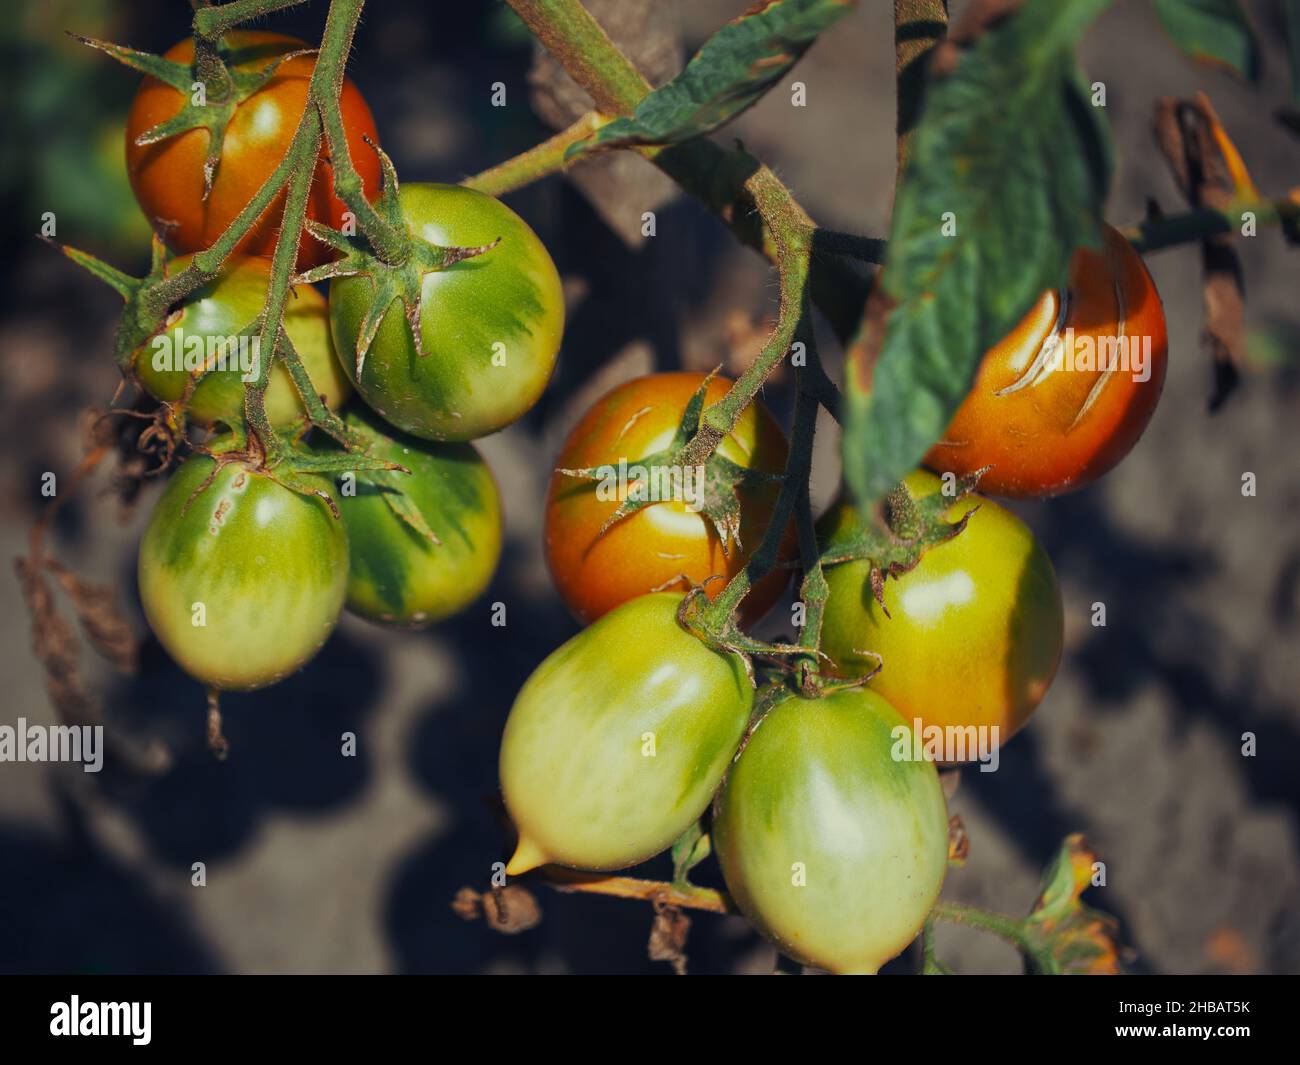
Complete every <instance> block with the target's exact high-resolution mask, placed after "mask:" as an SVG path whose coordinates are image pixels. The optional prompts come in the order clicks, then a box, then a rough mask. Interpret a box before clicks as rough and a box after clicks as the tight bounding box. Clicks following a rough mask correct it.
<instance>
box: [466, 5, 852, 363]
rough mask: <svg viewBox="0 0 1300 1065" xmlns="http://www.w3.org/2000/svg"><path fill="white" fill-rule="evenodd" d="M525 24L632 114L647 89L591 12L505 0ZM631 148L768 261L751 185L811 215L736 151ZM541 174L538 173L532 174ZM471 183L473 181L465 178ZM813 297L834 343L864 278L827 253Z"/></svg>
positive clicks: (769, 242)
mask: <svg viewBox="0 0 1300 1065" xmlns="http://www.w3.org/2000/svg"><path fill="white" fill-rule="evenodd" d="M509 3H510V6H511V7H512V8H514V10H515V11H516V13H518V15H519V16H520V18H522V19H523V21H524V22H525V23H526V24H527V26H528V28H529V29H530V30H531V31H532V32H533V34H534V35H535V36H536V37H537V38H538V39H539V40H540V41H541V42H542V44H543V45H545V47H546V49H547V51H549V52H550V53H551V54H552V55H553V56H555V58H556V59H557V60H558V61H559V62H560V65H561V66H563V67H564V69H565V71H566V72H567V73H568V74H569V76H570V77H572V78H573V79H574V81H576V82H577V83H578V84H579V85H580V86H581V87H582V88H583V89H585V90H586V92H587V93H588V95H590V96H591V98H592V100H593V101H594V103H595V105H596V109H597V110H598V111H599V112H600V113H602V114H604V115H609V116H611V117H612V116H618V115H627V114H631V112H632V111H633V110H635V109H636V106H637V104H639V103H640V102H641V101H642V100H643V99H644V98H645V97H646V96H647V95H649V93H650V91H651V86H650V83H649V82H647V81H646V80H645V78H644V77H643V76H642V75H641V72H640V71H638V70H637V69H636V67H635V66H634V65H633V64H632V62H631V60H629V59H628V58H627V56H625V55H624V54H623V53H622V52H621V51H620V50H619V49H618V47H617V46H616V45H615V44H614V43H613V42H612V41H611V40H610V39H609V37H608V36H607V35H606V33H605V31H604V30H603V29H601V27H600V25H599V24H598V23H597V22H596V20H595V19H594V18H592V16H591V14H590V13H589V12H588V11H587V9H586V8H584V7H583V6H582V5H581V4H580V3H578V2H577V0H509ZM634 150H636V151H637V152H638V153H639V154H640V155H642V156H643V157H645V158H646V159H648V160H650V161H651V162H653V163H654V164H655V166H657V167H659V169H660V170H662V171H663V172H664V173H665V174H667V175H668V176H669V177H671V178H672V179H673V180H674V181H676V182H677V184H678V185H680V186H681V187H682V188H683V189H685V190H686V192H688V193H689V194H690V195H692V196H694V197H695V198H696V199H698V200H700V201H701V202H702V203H703V204H704V205H705V206H706V207H708V208H709V209H710V210H711V211H713V212H714V213H715V214H716V215H718V216H719V217H720V218H721V219H722V220H723V221H724V222H726V223H727V225H728V226H730V227H731V229H732V231H733V232H734V233H735V234H736V236H737V237H738V238H739V239H740V240H741V241H742V242H743V243H745V244H747V245H749V246H750V247H752V248H754V249H755V250H756V251H758V252H760V253H761V254H763V255H764V256H766V257H767V259H768V260H769V261H771V262H773V263H776V262H777V261H778V254H779V241H778V240H777V238H776V236H775V234H773V233H772V232H771V231H770V229H769V228H768V227H767V226H766V225H765V224H764V223H763V222H762V221H761V220H759V219H757V218H756V217H755V212H754V207H755V200H754V196H753V192H754V189H755V187H756V186H762V187H766V188H767V189H769V190H772V191H775V190H778V189H779V190H780V193H781V195H782V197H783V198H784V200H785V201H786V203H787V204H788V205H789V209H790V211H791V212H792V213H794V212H797V213H798V214H799V215H801V216H802V218H803V220H804V222H805V224H806V227H807V228H808V230H809V231H811V230H812V229H813V225H812V220H811V219H809V218H808V216H807V214H805V213H804V211H803V208H802V207H800V206H799V204H798V203H797V202H796V201H795V199H794V197H793V196H792V195H791V194H790V190H789V189H787V188H785V186H784V185H782V184H781V182H780V181H779V180H778V179H777V177H776V175H775V174H773V173H772V172H771V170H769V169H768V168H767V167H765V166H763V165H762V164H761V163H760V162H759V161H758V160H757V159H755V158H754V157H753V156H752V155H750V154H749V153H748V152H745V151H744V150H743V149H732V150H727V149H725V148H722V147H720V146H719V145H717V144H715V143H714V142H713V141H709V140H703V139H700V140H692V141H687V142H685V143H682V144H677V145H673V146H672V147H670V148H655V147H642V148H638V149H634ZM539 176H540V175H539ZM470 180H471V182H472V181H474V180H477V179H470ZM811 285H812V295H813V299H814V301H815V302H816V304H817V306H818V308H819V309H820V310H821V311H822V313H823V314H825V315H826V317H827V319H828V320H829V321H830V323H831V327H832V328H833V329H834V330H835V333H836V335H837V336H838V337H839V338H840V340H841V341H845V340H847V339H848V338H849V337H850V336H851V335H852V334H853V331H854V329H855V328H856V327H857V323H858V320H859V318H860V317H861V313H862V306H863V304H864V303H865V302H866V294H867V282H866V279H865V278H863V277H862V276H861V275H860V274H859V273H857V272H856V271H855V270H853V269H852V268H851V267H850V266H849V265H848V264H847V263H844V262H842V261H841V260H839V259H838V258H836V257H834V256H830V257H827V258H825V259H818V261H817V262H816V264H815V267H814V269H812V271H811Z"/></svg>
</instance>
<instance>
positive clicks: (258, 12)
mask: <svg viewBox="0 0 1300 1065" xmlns="http://www.w3.org/2000/svg"><path fill="white" fill-rule="evenodd" d="M305 2H306V0H231V2H230V3H228V4H219V5H217V6H215V7H200V8H198V9H197V10H196V11H195V12H194V22H193V27H194V36H195V38H196V39H201V38H204V37H206V38H208V39H209V40H213V41H215V40H217V39H218V38H220V37H221V36H222V35H223V34H225V33H226V32H227V31H229V30H232V29H234V28H235V27H236V26H238V25H239V24H240V23H243V22H249V21H251V20H252V19H255V18H261V17H262V16H263V15H269V14H271V12H273V11H282V10H283V9H284V8H286V7H295V6H296V5H298V4H302V3H305Z"/></svg>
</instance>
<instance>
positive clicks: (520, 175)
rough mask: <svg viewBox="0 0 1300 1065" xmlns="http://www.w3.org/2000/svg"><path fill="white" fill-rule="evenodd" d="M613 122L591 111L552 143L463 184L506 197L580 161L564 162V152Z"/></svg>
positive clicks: (498, 165)
mask: <svg viewBox="0 0 1300 1065" xmlns="http://www.w3.org/2000/svg"><path fill="white" fill-rule="evenodd" d="M609 121H610V120H609V119H608V118H606V117H605V116H604V115H602V114H601V113H600V112H599V111H588V112H587V113H586V114H585V115H583V116H582V117H581V118H580V119H578V120H577V121H576V122H574V123H573V125H571V126H569V127H568V128H567V129H563V130H561V131H560V132H559V133H557V134H555V136H554V137H551V138H550V139H549V140H544V141H542V143H541V144H538V145H536V146H535V147H533V148H529V149H528V151H526V152H523V153H521V154H520V155H516V156H515V157H514V158H513V159H507V160H506V161H505V162H504V163H499V164H497V165H496V166H494V167H492V168H491V169H489V170H484V171H483V172H482V173H481V174H476V175H475V176H474V177H469V178H466V179H465V180H464V181H462V182H461V184H462V185H464V186H465V187H466V188H471V189H477V190H478V191H479V192H486V193H487V194H488V195H489V196H504V195H505V194H506V193H507V192H513V191H514V190H515V189H519V188H523V186H525V185H528V184H530V183H532V182H534V181H536V180H537V179H538V178H543V177H546V175H548V174H556V173H561V172H563V171H564V170H567V169H568V168H569V166H570V165H572V163H574V162H578V161H580V160H570V161H569V162H567V163H566V162H565V159H564V153H565V152H566V151H567V150H568V148H569V146H570V145H571V144H577V143H578V142H579V141H583V140H586V139H587V138H588V137H589V136H591V135H592V134H593V133H595V132H596V130H598V129H600V127H601V126H604V125H606V124H607V123H608V122H609Z"/></svg>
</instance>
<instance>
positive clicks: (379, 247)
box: [310, 0, 411, 265]
mask: <svg viewBox="0 0 1300 1065" xmlns="http://www.w3.org/2000/svg"><path fill="white" fill-rule="evenodd" d="M365 2H366V0H330V9H329V15H328V16H326V19H325V32H324V35H323V38H322V40H321V49H320V55H319V56H318V57H317V60H316V68H315V70H314V71H313V72H312V77H311V89H310V92H311V99H312V101H313V102H314V103H315V105H316V109H317V110H318V111H319V112H320V116H321V121H322V123H323V124H324V130H325V141H326V144H327V145H328V147H329V155H330V165H331V167H332V169H333V172H334V174H333V176H334V193H335V195H337V196H338V198H339V199H340V200H342V201H343V202H344V203H346V204H347V205H348V210H350V211H351V212H352V213H353V214H354V215H355V216H356V219H357V227H358V228H359V229H360V230H361V232H362V233H364V234H365V236H366V240H368V241H369V242H370V246H371V247H372V248H373V249H374V251H375V254H377V255H378V256H379V258H381V259H382V260H383V261H384V262H386V263H390V264H394V265H400V264H401V263H403V262H405V261H406V257H407V255H408V254H409V253H410V247H411V244H410V239H409V238H408V235H407V234H406V233H404V232H402V231H401V230H400V229H398V228H397V227H395V226H393V225H391V224H390V223H389V222H388V220H387V219H385V218H384V217H383V216H382V215H380V214H379V212H378V211H376V210H375V209H374V208H373V207H372V206H371V205H370V201H369V200H367V199H366V194H365V186H364V185H363V184H362V181H361V175H360V174H358V173H357V170H356V167H355V166H353V164H352V153H351V151H350V150H349V149H348V138H347V134H346V132H345V130H344V127H343V114H342V111H341V110H340V108H339V94H340V93H341V92H342V89H343V78H344V65H345V64H346V63H347V57H348V52H349V51H350V50H351V48H352V38H353V35H354V34H355V33H356V29H357V22H358V20H359V19H360V18H361V9H362V8H363V7H364V6H365Z"/></svg>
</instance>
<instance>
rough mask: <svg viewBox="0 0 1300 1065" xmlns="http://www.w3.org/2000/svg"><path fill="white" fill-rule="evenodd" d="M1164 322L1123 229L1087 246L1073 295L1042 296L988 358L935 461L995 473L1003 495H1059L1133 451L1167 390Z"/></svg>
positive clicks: (932, 456) (1073, 278)
mask: <svg viewBox="0 0 1300 1065" xmlns="http://www.w3.org/2000/svg"><path fill="white" fill-rule="evenodd" d="M1167 354H1168V341H1167V337H1166V334H1165V315H1164V309H1163V306H1162V304H1161V301H1160V295H1159V293H1157V292H1156V287H1155V284H1154V283H1153V282H1152V280H1151V275H1150V274H1149V273H1147V268H1146V266H1145V265H1144V264H1143V262H1142V257H1141V256H1140V255H1138V253H1137V252H1135V251H1134V250H1133V245H1131V244H1130V243H1129V242H1128V241H1127V240H1125V239H1124V238H1123V237H1122V236H1121V235H1120V234H1119V233H1118V232H1117V231H1116V230H1115V229H1114V227H1112V226H1107V227H1106V228H1105V232H1104V236H1103V243H1102V247H1101V249H1100V250H1093V249H1091V248H1080V249H1079V250H1077V251H1076V252H1075V253H1074V259H1073V261H1072V263H1071V266H1070V283H1069V287H1068V288H1066V289H1065V290H1063V291H1059V292H1058V291H1057V290H1055V289H1052V290H1049V291H1048V292H1045V293H1044V294H1043V297H1042V299H1040V300H1039V301H1038V303H1037V304H1036V305H1035V306H1034V308H1033V309H1032V310H1031V311H1030V312H1029V313H1028V314H1027V315H1026V316H1025V318H1024V320H1023V321H1021V322H1020V324H1019V325H1017V326H1016V328H1015V329H1014V330H1012V331H1011V332H1010V333H1009V334H1008V335H1007V337H1006V339H1004V340H1003V341H1002V342H1001V343H999V344H998V345H997V346H996V347H994V348H993V349H992V350H991V351H990V352H988V354H986V355H985V356H984V358H983V360H982V361H981V362H980V367H979V370H978V372H977V375H976V378H975V384H974V386H973V387H972V389H971V392H970V395H969V396H967V397H966V400H965V401H964V402H963V403H962V405H961V407H960V408H959V409H958V411H957V414H956V416H955V417H954V418H953V420H952V424H951V425H949V426H948V430H947V432H945V433H944V435H943V439H942V440H940V441H939V442H938V443H937V444H935V446H934V447H932V448H931V449H930V452H929V454H928V455H927V456H926V460H925V461H926V465H928V466H930V467H931V468H932V469H935V470H939V471H952V472H953V473H957V474H962V475H964V474H970V473H974V472H975V471H976V470H978V469H981V468H983V467H986V466H987V467H989V469H988V472H987V473H985V474H984V475H983V477H982V478H981V479H980V488H981V489H983V490H984V491H987V492H992V493H993V494H994V495H1005V496H1051V495H1057V494H1059V493H1061V492H1068V491H1072V490H1074V489H1076V488H1081V487H1083V486H1084V485H1086V484H1089V483H1091V482H1092V481H1094V480H1096V479H1097V478H1098V477H1100V476H1101V475H1102V474H1104V473H1106V472H1107V471H1108V470H1110V469H1111V468H1112V467H1113V466H1115V465H1116V463H1118V462H1119V461H1120V460H1121V459H1122V458H1123V457H1124V456H1125V455H1127V454H1128V453H1129V451H1131V450H1132V448H1133V445H1134V444H1136V443H1137V441H1138V437H1140V436H1141V435H1142V431H1143V430H1144V429H1145V428H1146V427H1147V422H1149V421H1150V420H1151V415H1152V414H1153V413H1154V411H1155V409H1156V402H1157V401H1158V400H1159V399H1160V391H1161V389H1162V388H1163V387H1164V381H1165V365H1166V362H1167Z"/></svg>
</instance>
